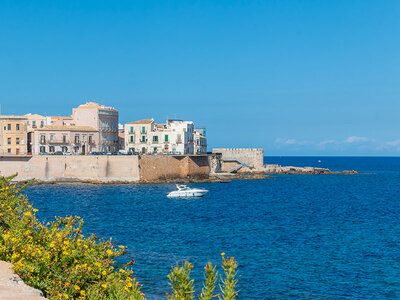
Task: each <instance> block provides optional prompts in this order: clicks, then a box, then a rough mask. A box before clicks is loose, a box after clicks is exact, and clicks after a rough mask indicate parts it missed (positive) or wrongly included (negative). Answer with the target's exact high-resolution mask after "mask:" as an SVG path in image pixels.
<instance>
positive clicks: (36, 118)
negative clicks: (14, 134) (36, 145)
mask: <svg viewBox="0 0 400 300" xmlns="http://www.w3.org/2000/svg"><path fill="white" fill-rule="evenodd" d="M24 117H26V118H27V121H26V125H27V131H28V132H30V131H32V130H35V129H37V128H43V127H44V126H47V125H51V120H50V118H49V117H45V116H42V115H38V114H26V115H25V116H24Z"/></svg>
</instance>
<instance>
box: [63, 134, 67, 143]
mask: <svg viewBox="0 0 400 300" xmlns="http://www.w3.org/2000/svg"><path fill="white" fill-rule="evenodd" d="M66 143H67V136H66V135H63V144H66Z"/></svg>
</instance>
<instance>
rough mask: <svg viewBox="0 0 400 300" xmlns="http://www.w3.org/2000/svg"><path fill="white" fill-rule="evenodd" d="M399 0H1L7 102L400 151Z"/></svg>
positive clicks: (324, 149)
mask: <svg viewBox="0 0 400 300" xmlns="http://www.w3.org/2000/svg"><path fill="white" fill-rule="evenodd" d="M399 16H400V1H368V0H364V1H348V0H346V1H283V0H281V1H116V0H112V1H101V0H96V1H72V0H68V1H63V0H57V1H45V0H42V1H23V0H19V1H4V0H0V43H1V44H0V82H1V84H0V103H1V107H2V113H3V114H25V113H29V112H32V113H41V114H47V115H69V114H70V113H71V108H72V107H75V106H77V105H79V104H81V103H84V102H86V101H91V100H95V101H98V102H100V103H103V104H106V105H112V106H115V107H116V108H118V109H119V111H120V121H121V122H128V121H134V120H137V119H142V118H149V117H153V118H154V119H155V120H156V121H158V122H163V121H164V120H165V119H166V118H183V119H188V120H193V121H195V123H196V124H197V125H198V126H206V127H207V130H208V142H209V146H210V147H263V148H264V150H265V155H399V154H400V130H399V129H400V117H399V113H400V38H399V37H400V18H399Z"/></svg>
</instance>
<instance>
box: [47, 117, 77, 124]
mask: <svg viewBox="0 0 400 300" xmlns="http://www.w3.org/2000/svg"><path fill="white" fill-rule="evenodd" d="M49 118H50V124H48V125H53V126H73V125H75V122H74V119H72V117H61V116H51V117H49Z"/></svg>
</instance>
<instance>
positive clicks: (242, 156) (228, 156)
mask: <svg viewBox="0 0 400 300" xmlns="http://www.w3.org/2000/svg"><path fill="white" fill-rule="evenodd" d="M212 152H213V153H221V154H222V171H223V172H229V171H231V170H232V169H234V168H235V167H236V166H238V165H239V164H240V162H242V163H245V164H247V165H249V166H250V168H248V167H247V168H246V167H244V168H242V170H241V171H246V170H249V169H255V170H261V169H263V166H264V150H263V149H260V148H214V149H213V150H212ZM235 160H236V161H235Z"/></svg>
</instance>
